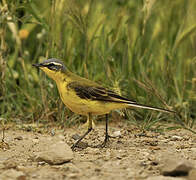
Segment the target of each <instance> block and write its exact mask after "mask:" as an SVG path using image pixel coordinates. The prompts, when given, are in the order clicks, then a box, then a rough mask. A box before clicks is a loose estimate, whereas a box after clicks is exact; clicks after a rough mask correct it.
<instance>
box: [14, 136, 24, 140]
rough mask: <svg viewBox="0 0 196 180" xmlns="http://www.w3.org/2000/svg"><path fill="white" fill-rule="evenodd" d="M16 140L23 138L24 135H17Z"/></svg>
mask: <svg viewBox="0 0 196 180" xmlns="http://www.w3.org/2000/svg"><path fill="white" fill-rule="evenodd" d="M14 139H15V140H23V137H22V136H17V137H15V138H14Z"/></svg>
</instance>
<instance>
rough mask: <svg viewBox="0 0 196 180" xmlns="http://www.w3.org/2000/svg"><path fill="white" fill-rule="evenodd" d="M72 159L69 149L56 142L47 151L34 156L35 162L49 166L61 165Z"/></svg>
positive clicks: (62, 143)
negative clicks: (45, 163)
mask: <svg viewBox="0 0 196 180" xmlns="http://www.w3.org/2000/svg"><path fill="white" fill-rule="evenodd" d="M72 159H73V152H72V150H71V148H70V147H69V146H68V145H67V144H66V143H64V142H61V141H60V142H58V143H56V144H53V145H50V146H49V147H48V150H46V151H43V152H39V153H37V154H36V158H35V160H36V161H38V162H40V161H41V162H43V161H44V162H47V163H48V164H51V165H58V164H63V163H65V162H69V161H71V160H72Z"/></svg>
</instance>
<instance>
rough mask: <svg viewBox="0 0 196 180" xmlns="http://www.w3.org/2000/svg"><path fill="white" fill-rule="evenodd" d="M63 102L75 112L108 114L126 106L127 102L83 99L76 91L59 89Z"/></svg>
mask: <svg viewBox="0 0 196 180" xmlns="http://www.w3.org/2000/svg"><path fill="white" fill-rule="evenodd" d="M59 93H60V96H61V99H62V101H63V103H64V104H65V105H66V106H67V107H68V108H69V109H70V110H71V111H73V112H75V113H77V114H81V115H87V114H89V113H91V114H93V115H102V114H107V113H109V112H110V111H111V110H113V109H121V108H125V107H126V104H121V103H113V102H104V101H95V100H88V99H81V98H80V97H78V96H77V95H76V94H75V93H74V92H64V93H62V92H61V91H59Z"/></svg>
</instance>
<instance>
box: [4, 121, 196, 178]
mask: <svg viewBox="0 0 196 180" xmlns="http://www.w3.org/2000/svg"><path fill="white" fill-rule="evenodd" d="M104 130H105V129H104V125H99V126H98V127H96V129H95V130H93V131H92V132H91V133H90V134H89V135H88V136H87V137H86V138H85V139H84V140H83V143H82V144H81V145H82V146H83V147H84V149H82V148H78V149H76V151H74V152H73V154H74V157H73V159H72V160H71V161H70V162H68V163H64V164H61V165H49V164H47V163H45V162H37V161H35V160H34V156H35V153H36V152H39V151H41V150H42V149H43V148H45V147H46V146H47V145H49V144H51V143H55V141H56V140H57V139H61V140H62V141H64V142H66V143H67V144H68V145H70V146H71V145H72V144H73V143H74V142H75V140H74V138H73V135H75V134H79V135H81V134H82V133H83V132H84V131H85V130H84V129H81V128H68V129H57V128H56V129H55V128H54V129H51V130H50V131H49V132H48V133H40V132H32V131H29V132H28V131H24V130H13V129H8V130H6V131H5V139H4V140H5V144H4V147H1V149H0V174H1V175H4V176H0V177H1V178H2V177H4V179H14V175H13V177H12V176H11V175H10V178H9V177H8V176H5V174H6V175H8V174H9V173H13V174H16V173H21V176H16V177H15V178H16V179H18V180H26V179H38V180H45V179H53V180H56V179H58V180H61V179H81V180H84V179H90V180H98V179H103V180H105V179H113V180H117V179H118V180H119V179H123V180H124V179H125V180H126V179H136V180H140V179H141V180H142V179H149V177H154V176H158V175H160V174H161V171H162V168H163V166H165V164H164V163H165V158H166V157H170V156H169V155H171V156H173V157H174V160H175V161H179V160H180V159H178V158H182V159H184V160H188V161H190V162H191V163H192V164H193V166H195V167H196V136H195V135H194V134H192V133H190V132H188V131H186V130H183V129H178V130H172V131H167V132H164V133H155V132H147V133H144V134H142V133H141V132H140V131H139V130H137V129H136V128H135V127H128V126H125V125H110V129H109V131H110V134H111V135H116V136H117V137H116V138H111V139H110V142H109V143H108V145H107V147H105V148H93V147H88V146H94V145H97V144H100V143H101V142H102V141H103V140H104ZM43 142H44V143H43ZM87 143H88V144H87ZM175 157H177V158H175ZM166 166H167V164H166ZM6 177H7V178H6ZM1 178H0V179H1ZM166 179H167V178H166ZM168 179H169V178H168ZM175 179H187V177H180V178H178V177H175Z"/></svg>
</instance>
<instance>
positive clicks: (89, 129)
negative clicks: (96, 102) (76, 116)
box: [71, 113, 93, 150]
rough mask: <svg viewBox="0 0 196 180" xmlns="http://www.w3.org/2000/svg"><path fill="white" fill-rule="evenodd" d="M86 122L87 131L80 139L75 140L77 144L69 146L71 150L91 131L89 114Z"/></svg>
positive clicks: (91, 124) (90, 116)
mask: <svg viewBox="0 0 196 180" xmlns="http://www.w3.org/2000/svg"><path fill="white" fill-rule="evenodd" d="M87 121H88V130H87V131H86V132H85V133H84V135H83V136H81V137H80V139H78V140H77V142H76V143H75V144H73V145H72V146H71V149H72V150H73V149H74V148H75V147H77V145H78V144H79V142H80V141H82V139H84V138H85V137H86V135H87V134H88V133H90V132H91V130H92V129H93V127H92V126H93V123H92V115H91V114H90V113H89V114H88V116H87Z"/></svg>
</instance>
